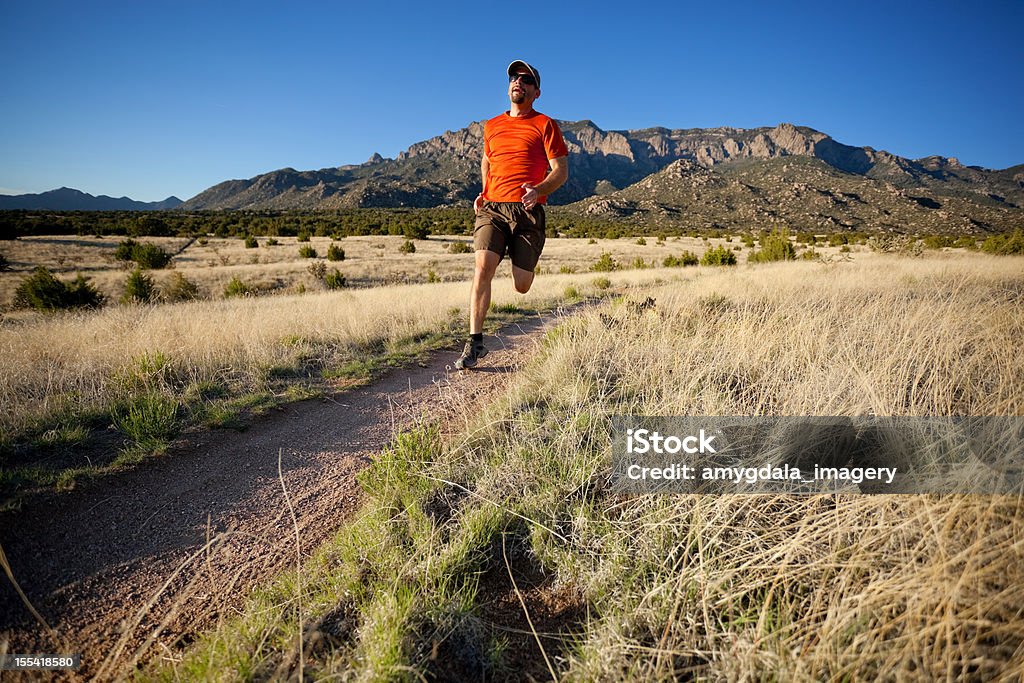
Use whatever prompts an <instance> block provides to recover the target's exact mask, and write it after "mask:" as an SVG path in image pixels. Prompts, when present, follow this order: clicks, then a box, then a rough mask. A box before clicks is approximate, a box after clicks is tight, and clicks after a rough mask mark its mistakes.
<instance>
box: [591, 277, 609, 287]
mask: <svg viewBox="0 0 1024 683" xmlns="http://www.w3.org/2000/svg"><path fill="white" fill-rule="evenodd" d="M590 284H592V285H594V287H596V288H597V289H608V288H609V287H611V286H612V281H611V280H609V279H608V278H606V277H598V278H594V281H593V282H591V283H590Z"/></svg>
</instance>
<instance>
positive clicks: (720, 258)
mask: <svg viewBox="0 0 1024 683" xmlns="http://www.w3.org/2000/svg"><path fill="white" fill-rule="evenodd" d="M700 264H701V265H702V266H735V265H736V254H734V253H733V252H732V250H731V249H726V248H725V247H724V246H721V245H719V246H717V247H715V248H714V249H709V250H707V251H705V252H704V256H702V257H701V259H700Z"/></svg>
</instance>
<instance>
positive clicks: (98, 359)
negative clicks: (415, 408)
mask: <svg viewBox="0 0 1024 683" xmlns="http://www.w3.org/2000/svg"><path fill="white" fill-rule="evenodd" d="M662 275H671V273H662ZM636 278H646V279H647V280H648V281H652V280H654V279H655V275H654V274H651V273H647V272H646V271H644V272H642V273H622V274H617V275H616V276H615V280H616V281H620V282H627V281H630V280H635V279H636ZM591 280H593V276H590V275H560V276H550V277H547V276H546V277H541V278H539V279H538V280H537V282H536V284H535V286H534V288H533V289H532V290H531V292H530V293H529V294H528V295H526V296H522V295H519V294H516V293H515V292H514V291H513V289H512V285H511V278H510V276H509V277H502V278H500V279H499V280H496V281H495V287H494V299H493V304H494V305H495V306H499V307H500V306H503V305H510V304H511V305H516V304H518V305H526V306H541V305H547V304H550V303H551V302H553V301H557V300H559V299H561V298H563V297H564V292H565V290H566V288H568V287H574V288H576V289H577V290H578V291H579V292H581V293H587V292H591V293H593V292H595V291H597V290H596V289H595V288H594V287H593V286H592V285H591V284H590V282H591ZM468 298H469V286H468V283H465V282H451V283H436V284H429V285H428V284H424V285H396V286H388V287H377V288H373V289H360V290H342V291H337V292H319V293H309V294H305V295H301V296H300V295H291V296H273V297H257V298H241V299H230V300H221V301H197V302H191V303H181V304H163V305H157V306H116V307H109V308H105V309H102V310H100V311H97V312H87V313H77V314H68V315H61V316H56V317H34V318H32V319H31V320H30V321H28V322H25V323H20V324H16V323H8V324H7V325H5V326H2V327H0V415H2V417H0V430H2V431H3V432H4V433H7V434H12V433H13V434H16V433H18V432H19V431H20V430H22V429H24V428H25V426H26V425H27V424H29V423H31V422H34V421H38V420H40V419H42V420H44V421H45V419H46V417H47V416H48V415H53V414H59V413H61V412H62V411H64V410H65V409H66V408H67V406H68V404H69V403H74V404H75V406H76V409H78V410H90V409H97V410H106V409H107V408H109V406H110V405H111V404H112V403H113V402H114V401H115V400H117V399H118V398H119V397H120V396H121V395H122V394H123V393H124V392H125V391H126V390H128V389H131V388H132V387H131V386H128V385H129V384H130V382H128V380H131V379H132V378H136V377H137V376H138V375H140V374H146V373H147V372H152V371H154V368H153V367H152V365H153V361H154V359H159V363H158V364H159V365H160V366H161V367H160V368H159V373H160V380H161V383H162V384H163V385H165V388H168V389H170V390H172V391H174V392H176V393H183V392H187V391H188V389H189V387H195V386H199V385H203V384H204V383H215V384H219V385H225V384H227V385H231V386H232V387H235V388H238V389H240V390H242V391H245V390H250V391H251V390H253V389H254V388H257V387H262V386H264V384H265V380H266V378H267V375H268V372H270V371H272V370H273V369H274V368H279V367H287V366H295V365H296V364H302V363H305V364H315V365H317V366H318V367H330V366H336V365H338V364H341V363H345V362H350V361H357V360H359V359H361V358H364V357H365V356H366V355H367V354H369V353H380V350H381V349H383V348H386V347H387V346H389V345H393V344H395V343H398V342H400V341H402V340H407V339H413V338H417V337H421V336H424V335H428V334H431V333H434V334H436V333H439V332H443V331H446V330H449V329H450V328H452V327H455V328H457V329H461V321H462V320H464V319H465V315H466V314H465V311H466V309H467V304H468Z"/></svg>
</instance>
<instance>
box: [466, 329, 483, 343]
mask: <svg viewBox="0 0 1024 683" xmlns="http://www.w3.org/2000/svg"><path fill="white" fill-rule="evenodd" d="M469 341H471V342H473V343H474V344H483V343H484V333H483V332H477V333H476V334H471V335H469Z"/></svg>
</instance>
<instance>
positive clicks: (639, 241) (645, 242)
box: [636, 237, 647, 247]
mask: <svg viewBox="0 0 1024 683" xmlns="http://www.w3.org/2000/svg"><path fill="white" fill-rule="evenodd" d="M636 243H637V244H639V245H640V246H641V247H645V246H647V240H645V239H644V238H643V237H638V238H637V240H636Z"/></svg>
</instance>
